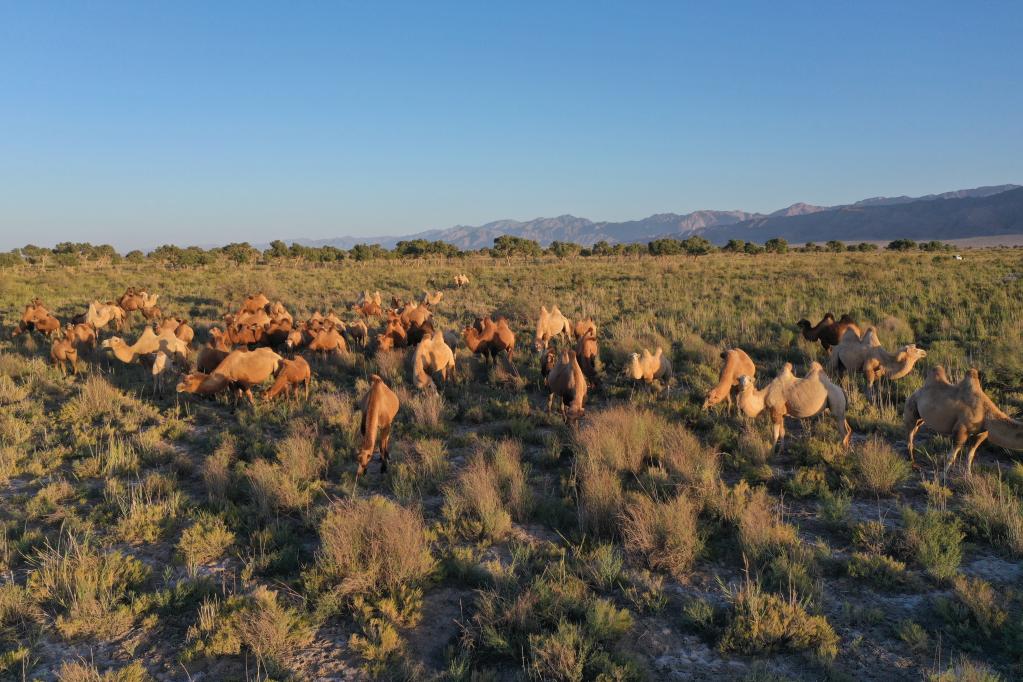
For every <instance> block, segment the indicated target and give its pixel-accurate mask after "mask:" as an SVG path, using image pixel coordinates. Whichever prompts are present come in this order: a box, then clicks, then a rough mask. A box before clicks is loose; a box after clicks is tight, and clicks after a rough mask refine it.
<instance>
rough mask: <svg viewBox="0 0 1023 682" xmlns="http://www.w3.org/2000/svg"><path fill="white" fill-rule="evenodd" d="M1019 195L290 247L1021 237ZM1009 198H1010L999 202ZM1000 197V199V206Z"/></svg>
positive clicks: (985, 190)
mask: <svg viewBox="0 0 1023 682" xmlns="http://www.w3.org/2000/svg"><path fill="white" fill-rule="evenodd" d="M1021 190H1023V186H1020V185H1014V184H1004V185H988V186H982V187H975V188H972V189H960V190H952V191H949V192H942V193H940V194H928V195H924V196H921V197H908V196H905V195H902V196H895V197H870V198H867V199H862V200H860V201H857V202H854V203H851V204H839V205H835V206H817V205H814V204H808V203H803V202H796V203H794V204H791V205H790V206H786V207H784V208H781V209H779V210H777V211H774V212H772V213H768V214H764V213H751V212H747V211H743V210H738V209H736V210H709V209H704V210H697V211H692V212H690V213H683V214H678V213H657V214H653V215H650V216H647V217H646V218H640V219H637V220H627V221H620V222H613V221H593V220H590V219H588V218H581V217H578V216H574V215H571V214H563V215H560V216H556V217H538V218H534V219H532V220H526V221H520V220H514V219H510V218H506V219H501V220H494V221H490V222H488V223H484V224H483V225H476V226H473V225H455V226H453V227H450V228H446V229H433V230H426V231H423V232H417V233H413V234H409V235H405V236H383V237H362V238H360V237H336V238H330V239H293V240H290V241H291V242H294V243H298V244H302V245H306V246H327V245H329V246H336V247H339V248H344V249H350V248H352V247H353V246H355V245H356V244H380V245H381V246H384V247H387V248H393V247H394V245H395V244H397V243H398V242H399V241H408V240H413V239H424V240H427V241H445V242H448V243H451V244H454V245H455V246H457V247H459V248H461V249H466V250H470V249H480V248H484V247H489V246H492V245H493V243H494V239H496V238H497V237H500V236H503V235H510V236H515V237H521V238H523V239H532V240H534V241H537V242H539V243H540V244H541V245H543V246H547V245H549V244H550V243H551V242H552V241H565V242H575V243H577V244H581V245H582V246H592V245H593V244H595V243H597V242H599V241H607V242H609V243H612V244H615V243H631V242H648V241H651V240H653V239H660V238H666V237H671V238H677V239H685V238H687V237H692V236H702V237H704V238H706V239H709V240H710V241H712V242H714V243H718V244H721V243H724V242H726V241H727V240H728V239H746V240H747V241H759V242H763V241H766V240H767V239H770V238H772V237H781V238H784V239H787V240H788V241H791V242H804V241H828V240H830V239H837V240H839V241H868V240H885V239H896V238H907V239H963V238H973V237H982V236H1000V235H1006V234H1017V233H1018V234H1023V191H1021ZM1006 194H1008V195H1009V197H1008V198H1006V197H1004V196H1002V195H1006ZM999 196H1002V198H1001V199H997V197H999ZM935 230H937V231H935ZM985 230H987V232H985Z"/></svg>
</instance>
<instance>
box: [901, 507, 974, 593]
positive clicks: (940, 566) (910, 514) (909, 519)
mask: <svg viewBox="0 0 1023 682" xmlns="http://www.w3.org/2000/svg"><path fill="white" fill-rule="evenodd" d="M902 525H903V543H904V544H905V549H906V555H907V556H909V557H913V559H914V560H915V561H916V562H917V563H919V564H920V565H921V566H922V567H923V568H925V569H926V570H927V572H928V573H929V574H930V575H931V576H932V577H934V578H937V579H938V580H948V579H949V578H951V577H952V576H954V575H955V574H956V571H958V570H959V562H960V561H961V560H962V556H963V549H962V542H963V537H964V535H963V532H962V530H961V529H960V523H959V519H958V518H956V517H954V516H952V515H951V514H950V513H948V512H940V511H938V510H937V509H927V510H925V511H924V512H923V513H922V514H921V513H920V512H917V511H914V510H913V509H912V508H911V507H903V508H902Z"/></svg>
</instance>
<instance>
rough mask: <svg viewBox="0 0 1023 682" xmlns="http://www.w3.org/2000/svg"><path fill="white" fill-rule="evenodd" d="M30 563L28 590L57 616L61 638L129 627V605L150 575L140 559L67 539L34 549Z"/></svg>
mask: <svg viewBox="0 0 1023 682" xmlns="http://www.w3.org/2000/svg"><path fill="white" fill-rule="evenodd" d="M33 563H34V565H35V570H34V571H32V572H31V573H30V574H29V577H28V589H29V591H30V592H31V593H32V594H33V595H34V596H35V597H36V598H37V599H39V600H40V601H42V602H47V603H49V604H52V605H53V606H54V607H56V608H57V609H58V610H59V611H60V612H61V613H60V615H58V616H57V623H56V624H57V630H58V631H60V633H61V634H63V635H64V636H65V637H69V638H70V637H75V636H78V635H91V636H95V637H114V636H117V635H119V634H122V633H124V632H126V631H127V630H128V629H129V628H130V627H131V624H132V621H133V616H132V614H131V610H130V607H129V606H128V604H129V602H130V600H131V597H132V595H133V594H134V593H135V591H136V590H137V589H138V588H139V587H141V585H142V584H143V583H144V582H145V581H146V580H147V579H148V576H149V571H148V569H147V568H146V567H145V565H144V564H142V562H140V561H139V560H137V559H134V558H132V557H128V556H125V555H124V554H122V553H121V552H118V551H112V552H100V551H99V550H98V549H96V548H95V547H93V546H92V544H91V543H90V542H89V541H88V539H86V540H79V539H78V538H76V537H74V536H73V535H66V536H64V537H62V538H61V541H60V542H59V543H58V544H57V546H52V545H49V544H48V545H46V546H45V547H44V548H43V549H41V550H39V551H38V553H37V554H36V556H35V559H34V561H33Z"/></svg>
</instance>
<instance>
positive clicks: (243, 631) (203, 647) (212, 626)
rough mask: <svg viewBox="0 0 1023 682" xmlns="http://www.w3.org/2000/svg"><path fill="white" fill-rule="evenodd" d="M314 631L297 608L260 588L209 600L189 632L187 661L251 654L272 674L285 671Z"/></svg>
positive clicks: (271, 591) (275, 593)
mask: <svg viewBox="0 0 1023 682" xmlns="http://www.w3.org/2000/svg"><path fill="white" fill-rule="evenodd" d="M313 633H314V631H313V628H311V627H310V626H309V624H308V623H307V622H306V620H305V618H303V617H302V615H301V614H299V612H298V611H296V610H295V609H292V608H289V607H287V606H285V605H283V604H281V603H279V601H278V598H277V592H275V591H273V590H270V589H267V588H266V587H264V586H262V585H260V586H258V587H256V589H255V590H253V591H252V593H251V594H249V595H232V596H230V597H228V598H227V600H226V601H225V602H223V603H219V602H217V601H216V600H212V601H211V600H207V601H206V602H204V604H203V605H202V607H201V608H200V609H199V619H198V621H197V622H196V623H195V624H194V625H193V626H192V627H190V628H189V629H188V633H187V634H186V639H187V640H188V641H189V643H190V644H189V647H188V648H187V649H186V651H185V654H184V659H185V660H186V661H188V660H193V659H196V658H200V657H203V656H205V657H212V656H224V655H229V656H231V655H233V656H237V655H239V654H240V653H241V652H242V649H243V648H244V649H247V650H249V651H251V652H252V654H253V655H254V656H255V657H256V659H257V660H258V661H259V662H260V663H261V664H262V666H263V667H264V668H266V670H268V671H269V672H270V673H271V674H280V673H283V672H286V670H287V668H286V664H287V661H288V660H289V659H290V658H291V657H292V656H293V655H294V654H295V650H296V649H298V648H300V647H302V646H305V645H306V644H308V643H309V642H310V641H312V638H313Z"/></svg>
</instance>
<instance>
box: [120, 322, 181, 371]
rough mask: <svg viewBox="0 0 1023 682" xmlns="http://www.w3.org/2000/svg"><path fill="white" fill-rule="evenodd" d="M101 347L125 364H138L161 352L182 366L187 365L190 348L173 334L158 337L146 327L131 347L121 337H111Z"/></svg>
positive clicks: (163, 334) (167, 333)
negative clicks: (146, 357) (144, 358)
mask: <svg viewBox="0 0 1023 682" xmlns="http://www.w3.org/2000/svg"><path fill="white" fill-rule="evenodd" d="M101 346H102V347H103V348H104V349H107V350H109V351H110V352H111V353H112V354H113V356H114V357H115V358H117V359H118V360H120V361H121V362H123V363H125V364H130V363H133V362H136V361H137V360H138V359H139V358H140V357H142V356H143V355H150V354H152V353H156V352H159V351H162V352H164V353H166V354H167V355H168V356H169V357H171V358H174V359H176V360H178V361H179V362H180V363H181V364H185V363H186V362H187V359H188V346H187V345H185V342H184V341H182V340H181V339H179V338H178V337H176V336H174V334H173V333H172V332H164V333H162V334H159V335H157V334H156V332H154V331H153V330H152V328H151V327H146V328H145V329H144V330H143V331H142V334H141V336H139V338H138V340H137V341H136V342H135V343H133V344H132V345H130V346H129V345H128V344H127V343H125V341H124V340H123V339H122V338H121V337H119V336H111V337H110V338H109V339H107V340H105V341H104V342H103V343H102V344H101Z"/></svg>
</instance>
